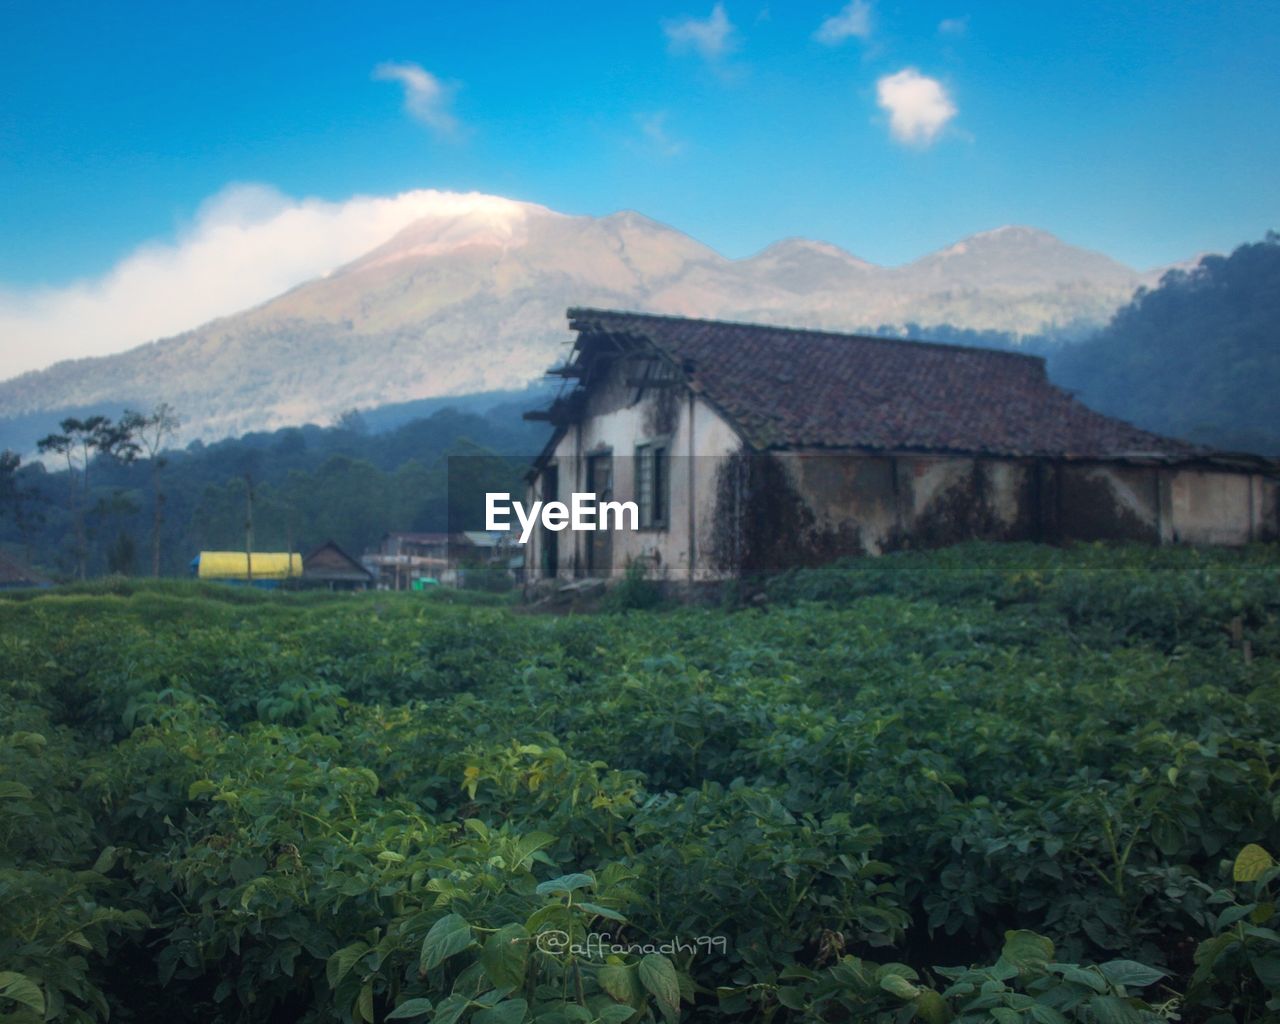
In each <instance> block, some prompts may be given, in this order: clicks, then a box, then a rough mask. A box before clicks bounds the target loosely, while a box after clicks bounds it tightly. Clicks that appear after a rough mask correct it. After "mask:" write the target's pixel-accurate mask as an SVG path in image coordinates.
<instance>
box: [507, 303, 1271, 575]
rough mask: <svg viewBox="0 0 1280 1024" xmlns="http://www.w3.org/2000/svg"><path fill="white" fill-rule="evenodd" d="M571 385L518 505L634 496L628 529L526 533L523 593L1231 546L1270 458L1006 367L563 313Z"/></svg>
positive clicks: (1041, 369) (645, 318)
mask: <svg viewBox="0 0 1280 1024" xmlns="http://www.w3.org/2000/svg"><path fill="white" fill-rule="evenodd" d="M569 320H570V326H571V327H572V328H573V329H574V330H575V331H577V332H578V338H577V342H576V344H575V346H574V348H573V351H572V354H571V356H570V358H569V359H568V361H567V363H566V364H565V365H564V366H562V367H559V368H557V369H556V370H553V371H552V372H553V373H554V374H558V375H560V376H562V377H564V378H566V380H568V381H572V382H573V385H572V387H571V388H569V389H567V391H566V392H564V393H562V395H561V397H560V398H558V399H557V400H556V401H555V402H554V403H553V404H552V405H551V407H550V408H549V409H546V410H542V411H539V412H535V413H530V414H528V415H529V418H533V419H545V420H549V421H550V423H551V424H552V426H553V427H554V428H555V429H554V433H553V435H552V437H551V440H550V441H549V443H548V444H547V446H546V448H545V450H544V451H543V452H542V454H541V455H540V456H539V457H538V459H537V460H536V463H535V465H534V466H533V468H532V470H531V473H530V478H529V480H530V494H529V500H568V497H569V495H570V494H571V493H572V492H575V491H577V492H584V491H586V492H593V493H596V494H597V495H598V496H599V497H600V498H601V499H603V498H606V497H607V498H611V499H613V500H633V501H635V502H636V503H637V506H638V510H639V520H640V522H639V527H640V528H639V530H637V531H634V532H632V531H629V530H623V531H616V530H615V531H611V532H608V533H603V532H597V533H587V532H577V533H570V532H568V531H564V532H553V531H550V530H547V529H545V528H540V529H538V530H537V531H536V533H535V535H534V536H533V538H532V541H531V544H530V547H529V549H528V550H527V552H526V561H527V565H528V570H527V571H528V576H529V579H530V580H531V581H536V580H538V579H543V580H546V579H552V578H561V579H563V578H573V577H583V576H605V577H608V576H617V575H619V574H621V573H623V572H625V571H626V568H627V566H628V565H629V564H631V563H633V562H637V561H639V562H641V563H642V564H643V565H644V566H645V568H646V570H647V571H649V572H650V574H651V575H654V576H657V577H661V578H667V579H671V580H688V581H698V580H714V579H720V578H725V577H729V576H733V575H736V574H741V573H751V572H769V571H775V570H778V569H783V568H788V567H792V566H796V565H812V564H819V563H822V562H824V561H827V560H830V559H831V558H834V557H837V556H840V555H846V554H879V553H882V552H887V551H893V550H897V549H903V548H917V547H936V546H940V545H945V544H950V543H953V542H957V541H962V540H968V539H989V540H1010V541H1013V540H1030V541H1045V542H1053V543H1058V542H1063V541H1070V540H1122V539H1123V540H1140V541H1148V542H1152V543H1191V544H1243V543H1246V542H1249V541H1252V540H1260V539H1266V538H1274V537H1276V535H1277V532H1278V527H1280V523H1278V512H1277V481H1278V479H1280V466H1278V465H1277V463H1276V462H1275V461H1273V460H1267V459H1263V458H1260V457H1256V456H1249V455H1229V454H1224V453H1221V452H1214V451H1210V450H1207V449H1204V448H1200V447H1197V446H1195V445H1191V444H1187V443H1184V442H1182V441H1177V440H1172V439H1170V438H1165V437H1160V436H1158V435H1155V434H1152V433H1149V432H1147V431H1144V430H1140V429H1138V428H1136V427H1134V426H1132V425H1130V424H1128V423H1125V422H1122V421H1120V420H1117V419H1113V418H1111V417H1109V416H1104V415H1102V414H1100V413H1098V412H1095V411H1093V410H1092V409H1089V408H1088V407H1086V406H1084V405H1083V404H1081V403H1080V402H1078V401H1077V400H1075V399H1074V398H1073V397H1072V396H1071V395H1070V394H1068V393H1067V392H1065V391H1063V390H1061V389H1060V388H1057V387H1055V386H1054V385H1053V384H1051V383H1050V382H1049V379H1048V375H1047V373H1046V370H1045V363H1044V360H1043V359H1041V358H1039V357H1036V356H1028V355H1023V354H1019V353H1016V352H1006V351H997V350H991V349H980V348H966V347H960V346H952V345H941V344H932V343H925V342H915V341H899V340H893V339H886V338H874V337H863V336H858V335H846V334H834V333H828V332H820V331H808V330H794V329H788V328H781V327H766V326H757V325H752V324H737V323H724V322H717V321H707V320H692V319H685V318H681V317H667V316H650V315H641V314H636V313H623V312H611V311H607V310H595V309H571V310H569Z"/></svg>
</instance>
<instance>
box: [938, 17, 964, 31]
mask: <svg viewBox="0 0 1280 1024" xmlns="http://www.w3.org/2000/svg"><path fill="white" fill-rule="evenodd" d="M938 31H939V32H940V33H942V34H943V35H944V36H962V35H964V34H965V33H966V32H968V31H969V15H967V14H966V15H965V16H964V17H963V18H943V19H942V20H941V21H940V22H938Z"/></svg>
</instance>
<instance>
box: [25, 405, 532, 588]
mask: <svg viewBox="0 0 1280 1024" xmlns="http://www.w3.org/2000/svg"><path fill="white" fill-rule="evenodd" d="M473 408H476V409H477V411H474V412H460V411H458V410H456V409H452V408H447V409H439V410H437V411H435V412H434V413H432V414H431V415H430V416H426V417H422V418H418V419H414V420H411V421H409V422H407V423H403V424H401V425H400V426H398V427H396V428H395V429H392V430H387V431H385V432H382V433H377V432H374V431H373V430H371V429H370V428H369V425H368V423H367V422H366V421H365V419H364V417H363V416H361V415H360V414H357V413H353V414H349V415H347V416H345V417H344V418H343V419H342V420H341V421H340V423H339V425H337V426H333V427H317V426H305V427H290V428H286V429H283V430H277V431H273V432H267V433H254V434H247V435H245V436H244V437H241V438H237V439H234V440H226V441H220V442H217V443H215V444H210V445H204V444H201V443H200V442H195V443H193V444H191V445H190V446H188V447H187V448H186V449H185V450H182V451H170V452H165V453H164V454H163V456H162V457H161V459H160V460H155V459H146V458H140V459H136V460H135V461H132V462H121V461H119V460H117V459H113V458H107V457H103V456H98V457H95V458H93V459H92V461H91V465H90V473H89V480H88V486H87V488H86V489H85V493H84V494H82V495H79V494H77V488H79V487H80V486H81V485H82V484H83V475H82V471H81V470H79V469H74V470H72V471H71V472H70V473H69V472H68V471H67V470H66V469H63V470H61V471H55V470H56V469H57V467H58V466H59V465H60V464H61V463H60V462H57V461H51V462H50V467H51V468H49V469H46V467H45V466H43V465H42V464H40V463H39V462H35V463H32V464H29V465H25V466H22V467H21V468H20V469H18V470H17V471H16V473H14V472H10V473H6V474H4V475H5V479H4V481H3V482H2V484H0V492H2V493H0V543H3V544H5V545H6V546H7V547H9V548H10V550H13V551H15V552H18V553H20V554H21V555H22V556H23V557H24V558H26V559H27V560H28V561H30V562H32V563H33V564H35V565H36V566H38V567H40V568H42V569H44V570H45V571H46V572H48V573H51V574H53V575H55V576H69V575H72V574H74V573H75V572H76V570H77V563H78V561H79V559H78V557H77V551H76V547H77V540H76V535H77V531H76V528H75V520H76V518H77V516H78V515H80V514H81V513H82V514H83V521H84V534H85V536H84V541H83V544H84V548H85V549H86V551H85V553H86V558H85V563H86V564H85V568H86V573H87V575H91V576H92V575H98V574H101V573H104V572H121V573H126V574H132V573H145V572H149V571H150V569H151V529H152V525H153V516H154V510H155V493H156V488H155V484H156V480H155V477H153V473H154V472H155V471H156V470H158V471H159V474H160V476H159V485H160V493H161V494H162V517H163V523H162V528H161V571H162V572H163V573H164V574H165V575H173V574H181V573H183V572H185V571H186V566H187V563H188V562H189V561H190V559H191V557H192V556H193V555H194V554H195V553H196V552H198V551H200V550H201V549H224V548H231V549H239V548H242V547H243V545H244V539H245V520H246V516H247V507H248V502H247V490H248V488H249V487H250V486H251V487H252V489H253V517H254V547H255V548H256V549H257V550H260V551H265V550H285V549H286V548H290V549H292V550H295V551H305V550H307V549H308V548H309V547H311V546H314V545H316V544H319V543H322V542H323V541H325V540H328V539H332V540H336V541H337V542H338V543H339V544H341V545H342V546H343V547H345V548H346V549H347V550H349V551H351V552H352V553H353V554H356V555H359V554H360V552H361V551H363V550H364V549H365V547H367V546H370V545H373V544H376V543H377V541H378V540H379V538H380V537H381V536H382V534H383V533H384V532H386V531H389V530H444V529H446V528H447V527H448V526H449V525H450V523H451V522H452V525H453V526H454V527H455V528H457V527H460V526H465V527H466V528H472V527H476V526H480V525H482V524H481V523H479V522H472V521H470V520H469V519H466V518H465V517H466V516H468V515H471V516H474V515H477V514H482V513H483V505H482V504H481V503H479V502H475V501H469V502H467V503H466V506H465V507H463V506H461V505H459V503H458V495H456V494H455V496H454V499H455V500H454V504H455V507H454V508H453V509H452V513H453V515H452V520H451V518H450V516H451V509H450V506H449V487H448V483H449V480H448V472H447V471H448V458H449V457H450V456H456V455H474V456H488V458H483V459H476V460H475V461H474V462H470V463H469V465H468V470H469V471H470V472H471V473H472V474H473V475H474V474H480V475H481V476H483V477H484V479H483V480H480V479H477V481H475V482H476V483H478V484H482V485H483V484H492V485H493V487H494V489H514V488H518V487H519V486H520V481H521V475H522V473H523V471H524V470H525V468H526V467H527V465H528V460H529V457H530V456H531V455H532V454H534V453H536V452H537V451H538V450H539V449H540V448H541V446H542V444H543V441H544V440H545V428H544V427H543V426H542V425H533V424H528V423H525V422H523V421H522V420H521V418H520V415H519V409H518V407H517V406H516V405H513V404H511V403H506V404H500V405H497V406H495V407H493V408H490V409H487V410H484V411H478V410H479V408H480V406H479V404H478V403H475V402H473ZM157 461H159V465H157V464H156V463H157Z"/></svg>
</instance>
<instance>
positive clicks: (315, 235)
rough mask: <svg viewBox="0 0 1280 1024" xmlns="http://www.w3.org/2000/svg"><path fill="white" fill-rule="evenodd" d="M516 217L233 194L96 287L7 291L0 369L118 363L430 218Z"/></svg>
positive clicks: (421, 202)
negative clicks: (124, 354)
mask: <svg viewBox="0 0 1280 1024" xmlns="http://www.w3.org/2000/svg"><path fill="white" fill-rule="evenodd" d="M521 208H522V207H521V204H518V203H513V202H510V201H509V200H505V199H499V198H497V197H494V196H482V195H476V194H458V193H443V192H434V191H425V190H423V191H414V192H405V193H402V194H400V195H396V196H388V197H379V196H355V197H353V198H351V199H347V200H344V201H342V202H337V203H334V202H326V201H324V200H320V199H291V198H289V197H288V196H285V195H283V194H282V193H280V192H278V191H276V190H275V189H273V188H270V187H269V186H264V185H233V186H230V187H228V188H226V189H224V190H223V191H222V192H220V193H218V195H216V196H214V197H213V198H212V199H210V200H208V201H207V202H206V203H205V204H204V205H203V206H202V207H201V208H200V210H199V211H198V213H197V215H196V217H195V220H194V222H193V223H192V224H191V226H190V227H189V228H187V229H186V230H184V231H182V232H181V233H180V234H179V236H178V237H177V238H176V239H175V240H173V241H171V242H149V243H147V244H145V245H142V246H139V247H138V248H137V249H135V250H134V251H133V252H132V253H130V254H129V255H128V256H126V257H125V258H124V259H122V260H121V261H120V262H119V263H118V264H116V266H114V267H113V268H111V270H109V271H108V272H107V273H106V274H104V275H102V276H101V277H98V278H95V279H91V280H85V281H78V282H75V283H73V284H69V285H64V286H60V287H52V288H36V289H27V290H9V291H0V359H2V360H3V364H4V367H5V369H6V370H7V371H8V373H10V374H14V373H21V372H23V371H25V370H33V369H37V368H39V367H42V366H47V365H49V364H50V363H54V362H57V361H58V360H61V359H74V358H78V357H82V356H102V355H108V354H110V353H113V352H120V351H123V350H124V349H127V348H131V347H132V346H134V345H137V344H138V343H139V342H141V341H145V340H148V339H151V338H161V337H165V336H167V335H171V334H176V333H178V332H179V331H184V330H187V329H189V328H191V327H193V326H195V325H196V324H200V323H203V322H204V321H206V320H211V319H213V318H215V317H219V316H225V315H227V314H230V313H236V312H239V311H240V310H242V309H245V308H246V307H248V306H254V305H257V304H258V303H260V302H264V301H266V300H267V299H270V298H273V297H274V296H276V295H279V294H280V293H281V292H283V291H285V290H287V289H289V288H292V287H293V286H294V285H296V284H299V283H301V282H303V281H306V280H309V279H310V278H314V277H319V276H322V275H324V274H326V273H328V272H329V271H331V270H332V269H334V268H335V267H338V266H340V265H342V264H344V263H347V262H350V261H351V260H354V259H356V258H357V257H359V256H361V255H363V254H364V253H366V252H368V251H369V250H370V249H372V248H373V247H374V246H376V245H378V244H380V243H382V242H384V241H386V240H387V239H388V238H390V237H391V236H392V235H394V234H395V233H396V232H397V231H398V230H400V229H401V228H403V227H405V226H406V225H408V224H411V223H413V222H414V221H416V220H420V219H422V218H423V217H431V216H440V215H450V214H457V213H469V212H475V213H480V214H483V215H484V216H487V217H490V218H493V219H495V220H503V219H504V218H510V217H514V216H517V215H518V211H519V210H520V209H521Z"/></svg>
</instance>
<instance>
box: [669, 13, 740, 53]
mask: <svg viewBox="0 0 1280 1024" xmlns="http://www.w3.org/2000/svg"><path fill="white" fill-rule="evenodd" d="M662 31H663V32H665V33H666V34H667V42H668V45H669V46H670V48H671V52H672V53H688V52H690V51H692V52H695V53H698V54H700V55H701V56H703V57H705V58H706V59H707V60H716V59H717V58H719V57H723V56H724V55H725V54H726V53H728V52H729V51H730V50H732V49H733V47H734V45H735V42H736V40H735V38H734V31H733V23H732V22H731V21H729V16H728V15H727V14H725V11H724V4H720V3H718V4H716V5H715V7H713V8H712V9H711V14H710V16H709V17H707V18H678V19H676V20H674V21H666V22H663V24H662Z"/></svg>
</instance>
